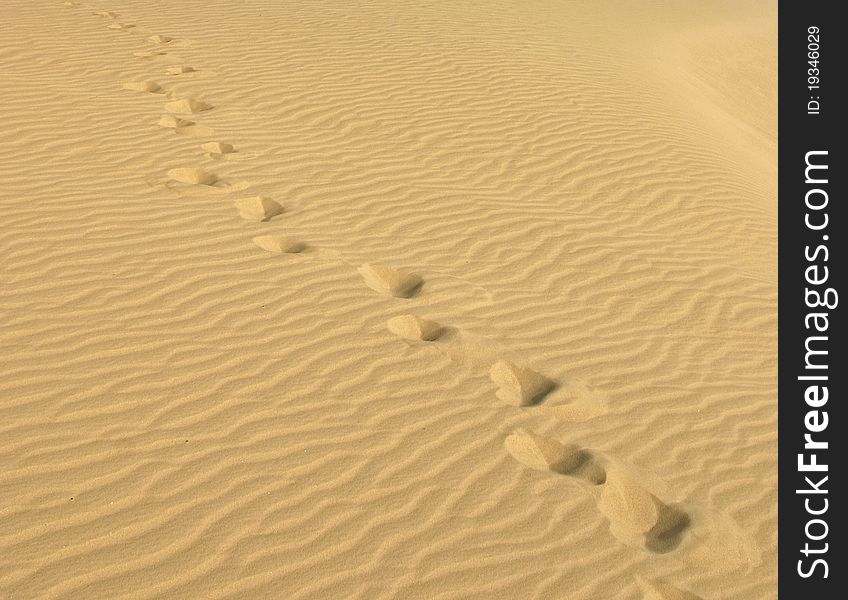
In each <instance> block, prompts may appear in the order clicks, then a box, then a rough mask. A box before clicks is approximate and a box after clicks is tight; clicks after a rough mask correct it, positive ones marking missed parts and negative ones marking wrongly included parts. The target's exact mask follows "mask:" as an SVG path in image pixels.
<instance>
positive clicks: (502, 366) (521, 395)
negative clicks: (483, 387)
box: [489, 360, 556, 406]
mask: <svg viewBox="0 0 848 600" xmlns="http://www.w3.org/2000/svg"><path fill="white" fill-rule="evenodd" d="M489 377H490V378H491V379H492V381H493V382H494V383H495V385H496V386H498V391H497V396H498V398H500V399H501V400H503V401H504V402H509V403H510V404H515V405H516V406H533V405H534V404H538V403H540V402H541V401H542V400H543V399H544V398H545V396H547V395H548V393H549V392H551V391H553V390H554V389H555V388H556V383H554V382H553V381H552V380H550V379H548V378H547V377H545V376H544V375H541V374H539V373H537V372H536V371H533V370H532V369H528V368H526V367H519V366H518V365H516V364H514V363H511V362H509V361H506V360H499V361H498V362H496V363H495V364H494V365H492V368H491V369H489Z"/></svg>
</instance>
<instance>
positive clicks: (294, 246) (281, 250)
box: [253, 235, 306, 254]
mask: <svg viewBox="0 0 848 600" xmlns="http://www.w3.org/2000/svg"><path fill="white" fill-rule="evenodd" d="M253 243H254V244H256V245H257V246H259V247H260V248H262V249H263V250H265V251H266V252H271V253H272V254H299V253H301V252H303V251H304V250H306V244H304V243H303V242H301V241H299V240H295V239H292V238H288V237H282V236H277V235H259V236H256V237H255V238H253Z"/></svg>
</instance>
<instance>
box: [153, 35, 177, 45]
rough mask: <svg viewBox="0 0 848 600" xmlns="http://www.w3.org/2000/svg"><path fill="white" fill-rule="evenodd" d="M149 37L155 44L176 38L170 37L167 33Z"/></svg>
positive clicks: (168, 41) (165, 42)
mask: <svg viewBox="0 0 848 600" xmlns="http://www.w3.org/2000/svg"><path fill="white" fill-rule="evenodd" d="M147 39H148V41H151V42H153V43H154V44H168V43H170V42H173V41H174V38H172V37H168V36H167V35H151V36H150V37H149V38H147Z"/></svg>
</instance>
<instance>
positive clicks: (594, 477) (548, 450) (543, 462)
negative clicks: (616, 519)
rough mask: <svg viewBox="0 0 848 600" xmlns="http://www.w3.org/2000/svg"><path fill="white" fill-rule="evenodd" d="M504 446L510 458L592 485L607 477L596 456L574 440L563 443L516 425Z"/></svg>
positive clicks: (532, 467)
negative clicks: (569, 442) (573, 442)
mask: <svg viewBox="0 0 848 600" xmlns="http://www.w3.org/2000/svg"><path fill="white" fill-rule="evenodd" d="M504 447H505V448H506V450H507V452H509V453H510V454H511V455H512V456H513V458H515V459H516V460H517V461H518V462H520V463H521V464H523V465H524V466H527V467H530V468H531V469H536V470H538V471H553V472H554V473H559V474H560V475H568V476H569V477H574V478H576V479H579V480H582V481H584V482H587V483H590V484H592V485H593V486H597V485H603V484H604V483H605V482H606V480H607V473H606V469H604V467H603V466H602V465H601V464H600V462H599V461H598V459H597V458H596V457H595V456H594V455H593V454H592V453H591V452H589V451H588V450H584V449H582V448H580V447H579V446H577V445H574V444H562V443H560V442H558V441H557V440H555V439H553V438H549V437H545V436H542V435H537V434H535V433H533V432H532V431H528V430H526V429H519V430H517V431H515V432H514V433H512V434H510V435H509V436H508V437H507V438H506V440H504Z"/></svg>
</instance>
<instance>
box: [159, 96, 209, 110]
mask: <svg viewBox="0 0 848 600" xmlns="http://www.w3.org/2000/svg"><path fill="white" fill-rule="evenodd" d="M212 108H213V106H212V105H211V104H207V103H206V102H203V101H202V100H197V99H195V98H180V99H178V100H172V101H170V102H166V103H165V110H167V111H168V112H170V113H177V114H195V113H199V112H204V111H207V110H211V109H212Z"/></svg>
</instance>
